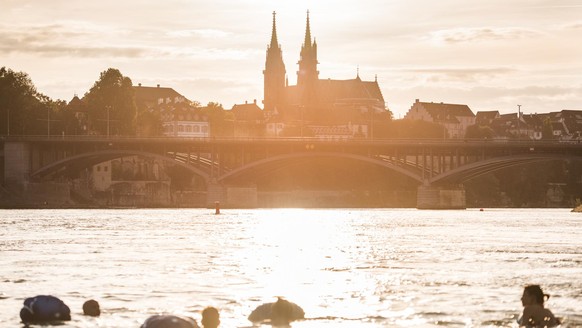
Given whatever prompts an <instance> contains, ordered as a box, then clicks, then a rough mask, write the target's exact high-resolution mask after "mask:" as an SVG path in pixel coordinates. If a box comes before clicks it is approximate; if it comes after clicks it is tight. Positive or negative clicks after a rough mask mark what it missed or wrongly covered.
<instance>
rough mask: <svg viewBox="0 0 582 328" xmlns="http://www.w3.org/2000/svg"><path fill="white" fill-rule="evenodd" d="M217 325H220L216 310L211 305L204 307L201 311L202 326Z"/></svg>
mask: <svg viewBox="0 0 582 328" xmlns="http://www.w3.org/2000/svg"><path fill="white" fill-rule="evenodd" d="M218 325H220V314H219V313H218V310H217V309H216V308H214V307H212V306H209V307H207V308H205V309H204V310H203V311H202V326H203V327H204V328H216V327H218Z"/></svg>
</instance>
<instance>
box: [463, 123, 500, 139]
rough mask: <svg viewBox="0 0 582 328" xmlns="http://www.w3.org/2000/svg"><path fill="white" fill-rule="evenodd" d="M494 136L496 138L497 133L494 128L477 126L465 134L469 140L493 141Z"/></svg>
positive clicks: (473, 126)
mask: <svg viewBox="0 0 582 328" xmlns="http://www.w3.org/2000/svg"><path fill="white" fill-rule="evenodd" d="M493 136H495V131H493V129H492V128H490V127H488V126H480V125H477V124H473V125H471V126H469V127H467V132H466V133H465V138H469V139H471V138H475V139H491V138H493Z"/></svg>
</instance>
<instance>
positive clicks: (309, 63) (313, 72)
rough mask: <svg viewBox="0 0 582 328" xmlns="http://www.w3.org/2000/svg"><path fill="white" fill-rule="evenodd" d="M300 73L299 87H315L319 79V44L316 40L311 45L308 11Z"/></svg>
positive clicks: (300, 57)
mask: <svg viewBox="0 0 582 328" xmlns="http://www.w3.org/2000/svg"><path fill="white" fill-rule="evenodd" d="M298 64H299V71H298V72H297V85H300V86H305V85H307V84H310V85H311V87H313V86H314V84H315V83H316V81H317V79H318V75H319V72H318V71H317V64H318V62H317V43H316V42H315V39H314V41H313V43H311V26H310V23H309V10H308V11H307V20H306V25H305V41H304V42H303V45H302V46H301V52H300V54H299V63H298Z"/></svg>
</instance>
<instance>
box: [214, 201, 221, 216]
mask: <svg viewBox="0 0 582 328" xmlns="http://www.w3.org/2000/svg"><path fill="white" fill-rule="evenodd" d="M214 208H215V209H216V212H214V214H220V202H219V201H216V202H214Z"/></svg>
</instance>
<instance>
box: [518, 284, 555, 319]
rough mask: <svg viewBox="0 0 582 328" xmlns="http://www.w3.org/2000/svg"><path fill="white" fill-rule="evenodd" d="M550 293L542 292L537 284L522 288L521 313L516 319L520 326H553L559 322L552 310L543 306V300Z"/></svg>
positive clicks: (547, 297)
mask: <svg viewBox="0 0 582 328" xmlns="http://www.w3.org/2000/svg"><path fill="white" fill-rule="evenodd" d="M549 298H550V295H548V294H544V292H543V291H542V289H541V287H540V286H539V285H529V286H526V287H525V288H524V289H523V295H522V296H521V304H522V305H523V314H522V315H521V317H520V318H519V319H518V320H517V323H518V324H519V326H520V327H528V328H530V327H532V328H533V327H535V328H537V327H555V326H557V325H559V324H560V320H559V319H557V318H556V317H555V316H554V314H553V313H552V311H550V310H548V309H546V308H544V301H545V300H547V299H549Z"/></svg>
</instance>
